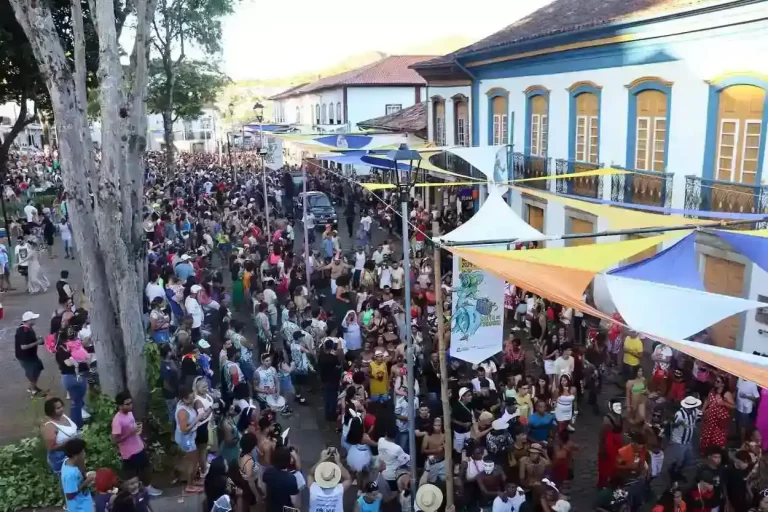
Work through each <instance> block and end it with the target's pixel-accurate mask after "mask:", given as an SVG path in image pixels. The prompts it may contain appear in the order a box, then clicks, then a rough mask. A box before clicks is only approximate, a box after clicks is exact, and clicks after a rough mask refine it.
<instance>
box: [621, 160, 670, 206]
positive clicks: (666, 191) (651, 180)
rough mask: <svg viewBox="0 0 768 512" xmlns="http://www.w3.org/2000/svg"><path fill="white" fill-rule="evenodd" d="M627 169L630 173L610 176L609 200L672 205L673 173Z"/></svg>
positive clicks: (651, 204)
mask: <svg viewBox="0 0 768 512" xmlns="http://www.w3.org/2000/svg"><path fill="white" fill-rule="evenodd" d="M629 170H631V171H632V174H615V175H613V176H611V201H618V202H620V203H633V204H645V205H648V206H661V207H664V208H671V207H672V182H673V178H674V173H671V172H658V171H640V170H636V169H629Z"/></svg>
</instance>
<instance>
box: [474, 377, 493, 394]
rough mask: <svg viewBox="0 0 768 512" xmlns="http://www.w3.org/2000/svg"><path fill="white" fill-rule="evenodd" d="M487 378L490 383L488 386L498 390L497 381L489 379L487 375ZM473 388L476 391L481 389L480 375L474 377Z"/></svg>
mask: <svg viewBox="0 0 768 512" xmlns="http://www.w3.org/2000/svg"><path fill="white" fill-rule="evenodd" d="M485 378H486V380H487V381H488V384H489V386H488V388H489V389H492V390H494V391H496V383H495V382H493V379H489V378H488V377H487V376H486V377H485ZM472 389H474V390H475V391H480V378H479V377H475V378H474V379H472Z"/></svg>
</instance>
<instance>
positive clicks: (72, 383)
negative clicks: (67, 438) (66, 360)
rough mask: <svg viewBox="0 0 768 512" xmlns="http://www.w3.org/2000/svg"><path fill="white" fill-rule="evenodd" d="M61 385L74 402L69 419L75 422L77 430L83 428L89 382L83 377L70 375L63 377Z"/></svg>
mask: <svg viewBox="0 0 768 512" xmlns="http://www.w3.org/2000/svg"><path fill="white" fill-rule="evenodd" d="M61 383H62V384H63V385H64V389H66V390H67V393H69V399H70V401H71V402H72V403H71V404H70V406H69V417H70V418H71V419H72V421H74V422H75V425H77V428H81V427H82V426H83V407H84V406H85V392H86V391H87V390H88V380H87V379H86V378H85V376H83V375H80V376H78V375H75V374H73V373H68V374H65V375H62V376H61Z"/></svg>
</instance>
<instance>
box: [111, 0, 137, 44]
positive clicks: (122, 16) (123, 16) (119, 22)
mask: <svg viewBox="0 0 768 512" xmlns="http://www.w3.org/2000/svg"><path fill="white" fill-rule="evenodd" d="M132 11H133V0H125V7H123V9H122V10H120V13H119V14H118V15H117V19H116V20H115V24H116V26H117V38H118V39H120V35H121V34H122V33H123V27H124V26H125V20H127V19H128V15H129V14H131V12H132Z"/></svg>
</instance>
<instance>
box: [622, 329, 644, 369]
mask: <svg viewBox="0 0 768 512" xmlns="http://www.w3.org/2000/svg"><path fill="white" fill-rule="evenodd" d="M627 350H631V351H633V352H638V353H640V354H642V353H643V342H642V341H640V338H633V337H631V336H627V337H626V338H624V364H628V365H629V366H637V365H639V364H640V359H639V358H637V357H635V356H633V355H632V354H630V353H629V352H627Z"/></svg>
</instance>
